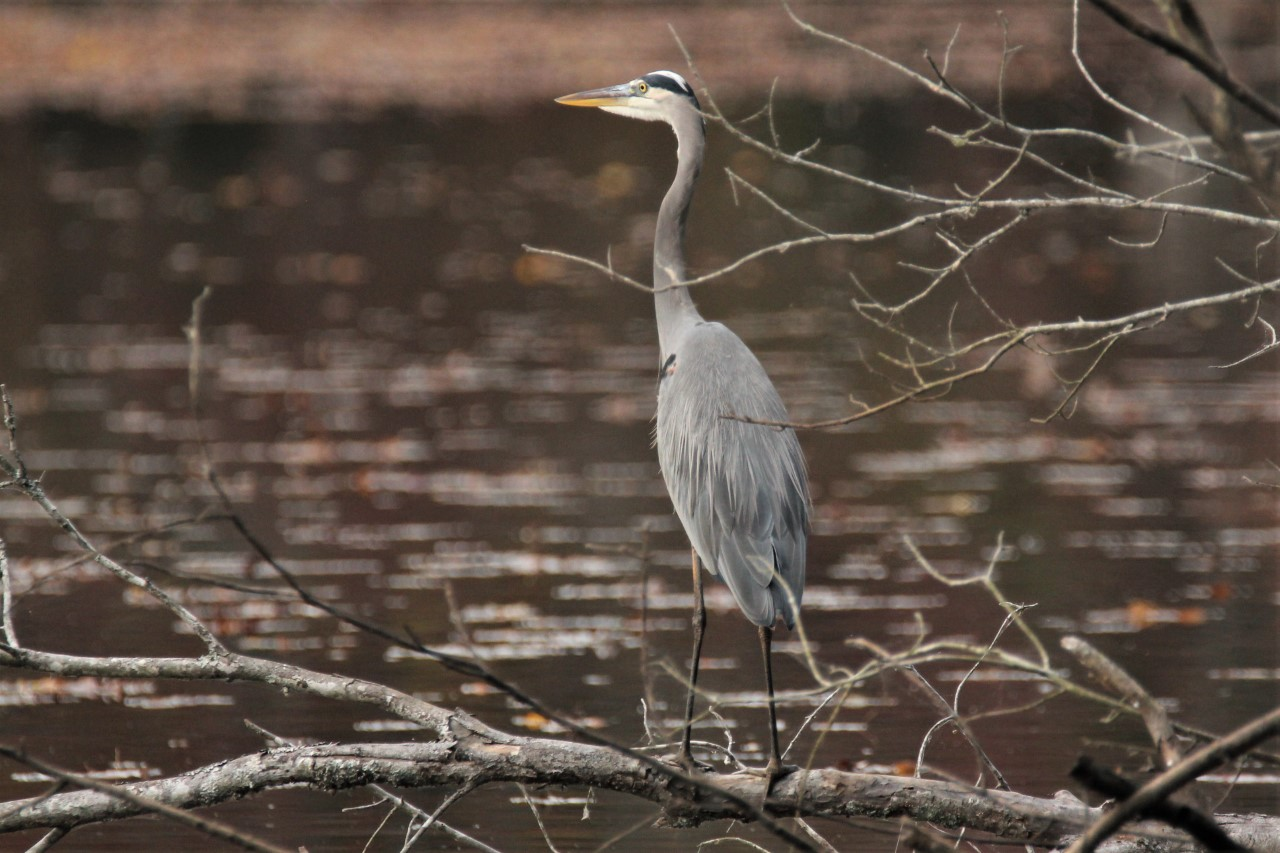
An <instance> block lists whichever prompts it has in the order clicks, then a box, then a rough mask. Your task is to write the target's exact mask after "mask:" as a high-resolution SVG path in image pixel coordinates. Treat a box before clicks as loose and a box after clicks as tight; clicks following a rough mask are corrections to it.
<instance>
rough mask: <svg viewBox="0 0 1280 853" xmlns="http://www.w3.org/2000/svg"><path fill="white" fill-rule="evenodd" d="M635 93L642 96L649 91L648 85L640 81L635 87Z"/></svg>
mask: <svg viewBox="0 0 1280 853" xmlns="http://www.w3.org/2000/svg"><path fill="white" fill-rule="evenodd" d="M636 91H637V92H639V93H640V94H642V95H643V94H644V93H645V92H647V91H649V84H648V83H646V82H644V81H643V80H641V81H640V84H639V85H638V86H636Z"/></svg>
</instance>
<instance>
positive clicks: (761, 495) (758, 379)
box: [657, 323, 809, 625]
mask: <svg viewBox="0 0 1280 853" xmlns="http://www.w3.org/2000/svg"><path fill="white" fill-rule="evenodd" d="M674 368H675V369H674V370H673V371H671V372H669V373H666V374H665V376H664V378H663V380H662V383H661V384H660V386H659V399H658V427H657V436H658V450H659V459H660V461H661V463H662V471H663V476H664V477H665V479H666V481H667V489H668V491H669V493H670V494H671V499H672V502H673V503H674V504H675V508H676V513H677V515H679V517H680V520H681V522H682V523H683V524H684V528H685V532H686V533H688V535H689V540H690V541H691V542H692V543H693V547H694V549H695V550H696V551H697V552H698V556H699V557H701V558H702V561H703V563H704V564H705V565H706V566H707V568H708V569H709V570H710V571H711V572H712V573H714V574H716V575H719V576H720V577H721V578H723V579H724V581H725V583H726V584H728V586H729V589H730V591H731V592H732V593H733V597H734V599H735V600H736V601H737V602H738V605H739V607H741V608H742V611H743V613H745V614H746V616H747V618H748V619H750V620H751V621H752V622H754V623H756V624H757V625H772V624H773V621H774V619H775V618H776V616H777V614H779V613H781V614H782V616H783V618H784V620H785V621H786V623H787V624H788V625H793V624H794V622H795V612H796V610H797V609H798V607H799V602H800V597H801V595H802V593H803V590H804V564H805V546H806V542H807V539H808V529H809V493H808V480H807V477H806V474H805V470H804V457H803V455H802V454H801V451H800V444H799V442H798V441H797V440H796V436H795V433H794V432H793V431H791V430H778V429H774V428H770V427H764V426H757V425H753V424H746V423H743V422H741V421H738V420H733V419H730V418H726V417H724V415H726V414H736V415H742V416H746V417H752V418H758V419H766V420H786V417H787V414H786V409H785V407H784V406H783V404H782V400H781V399H780V398H779V397H778V394H777V392H776V391H775V390H774V388H773V384H772V383H771V382H769V378H768V376H767V375H765V372H764V368H762V367H761V366H760V363H759V361H757V360H756V358H755V356H754V355H752V353H751V351H750V350H748V349H747V347H746V345H744V344H743V343H742V341H741V340H739V339H738V337H737V336H736V335H734V334H733V333H732V332H731V331H729V330H728V329H726V328H725V327H724V326H721V325H720V324H718V323H706V324H702V325H700V326H698V327H696V330H695V332H694V333H691V334H689V335H688V336H687V337H686V338H685V339H684V340H683V342H682V346H681V347H680V349H679V351H678V352H677V353H676V361H675V362H674ZM788 590H789V591H790V594H788Z"/></svg>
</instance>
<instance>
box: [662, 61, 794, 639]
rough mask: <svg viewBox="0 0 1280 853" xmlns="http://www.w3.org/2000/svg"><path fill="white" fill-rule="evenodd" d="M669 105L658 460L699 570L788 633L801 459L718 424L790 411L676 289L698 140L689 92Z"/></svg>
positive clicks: (784, 443) (781, 446)
mask: <svg viewBox="0 0 1280 853" xmlns="http://www.w3.org/2000/svg"><path fill="white" fill-rule="evenodd" d="M643 79H653V78H652V77H647V78H643ZM677 79H679V78H677ZM656 82H658V83H660V82H661V81H660V80H659V81H656ZM680 82H681V83H683V82H684V81H683V80H682V79H680ZM685 85H687V84H685ZM667 105H669V108H667V109H664V110H662V111H661V112H658V113H655V114H654V115H653V116H652V117H656V118H661V119H662V120H665V121H666V122H668V123H669V124H670V125H671V127H672V129H673V130H674V131H675V134H676V162H677V165H676V175H675V178H674V179H673V180H672V182H671V188H670V189H669V190H667V194H666V196H665V197H664V198H663V199H662V206H661V208H659V210H658V223H657V230H656V233H655V235H654V244H653V285H654V290H655V292H654V313H655V315H656V318H657V322H658V346H659V349H660V361H659V363H660V364H661V365H662V370H661V374H660V377H661V378H660V380H659V382H658V421H657V427H656V429H655V435H656V438H657V445H658V461H659V463H660V465H661V467H662V477H663V479H664V480H665V481H666V483H667V492H668V493H669V494H670V495H671V502H672V503H673V504H674V505H675V510H676V515H678V516H679V517H680V522H681V524H683V525H684V530H685V533H686V534H688V536H689V541H690V542H691V543H692V544H693V549H694V551H696V552H697V554H698V558H699V559H700V560H701V561H702V564H703V565H704V566H705V567H706V568H707V570H708V571H709V572H711V573H712V574H713V575H716V576H718V577H719V578H721V579H722V580H724V582H725V583H727V584H728V585H729V590H730V591H731V592H732V593H733V597H734V600H735V601H737V603H738V606H739V607H740V608H741V609H742V612H743V613H744V614H745V615H746V617H747V618H748V619H750V620H751V621H752V622H754V623H755V624H756V625H760V626H772V625H773V623H774V620H775V619H776V618H777V617H778V616H782V618H783V620H784V621H785V622H786V624H787V627H788V628H791V627H794V626H795V621H796V615H797V613H798V611H799V608H800V599H801V597H802V596H803V594H804V564H805V546H806V543H807V541H808V537H809V482H808V477H807V476H806V473H805V465H804V456H803V454H802V453H801V451H800V442H799V441H797V440H796V435H795V432H794V431H792V430H790V429H778V428H775V427H769V426H761V425H759V424H749V423H744V422H743V421H740V420H735V419H733V418H731V417H726V416H728V415H737V416H739V417H746V418H754V419H756V420H767V421H775V422H777V421H786V420H787V410H786V407H785V406H783V404H782V399H781V398H780V397H779V396H778V392H777V391H776V390H775V389H774V387H773V383H772V382H770V381H769V376H768V374H766V373H765V370H764V368H763V367H762V366H761V365H760V362H759V360H758V359H757V358H756V357H755V355H754V354H753V353H752V352H751V350H750V349H748V348H747V345H746V344H744V343H743V342H742V339H741V338H739V337H738V336H737V335H736V334H734V333H733V332H732V331H731V330H730V329H728V328H727V327H726V326H723V325H721V324H720V323H709V322H707V321H706V320H704V319H703V318H702V315H700V314H699V313H698V309H697V308H696V307H695V306H694V304H693V298H692V297H691V296H690V295H689V288H687V287H684V286H682V285H683V282H684V281H685V280H686V275H685V261H684V226H685V219H686V217H687V215H688V212H689V203H690V201H692V198H693V187H694V184H695V183H696V182H697V179H698V172H699V170H700V168H701V166H702V156H703V149H704V148H705V143H706V131H705V129H704V127H703V122H702V116H701V114H700V113H699V112H698V107H697V100H696V99H694V98H693V93H692V90H689V91H688V92H687V97H677V98H669V99H666V100H665V101H664V102H663V106H664V107H665V106H667ZM638 117H643V118H649V117H651V116H646V115H640V116H638Z"/></svg>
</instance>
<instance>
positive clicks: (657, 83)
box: [640, 74, 694, 98]
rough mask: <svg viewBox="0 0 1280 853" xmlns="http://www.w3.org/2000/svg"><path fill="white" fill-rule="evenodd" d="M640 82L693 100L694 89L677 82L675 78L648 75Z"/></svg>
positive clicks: (663, 75) (662, 75)
mask: <svg viewBox="0 0 1280 853" xmlns="http://www.w3.org/2000/svg"><path fill="white" fill-rule="evenodd" d="M640 80H641V81H642V82H644V83H647V84H649V86H651V87H652V88H655V89H665V90H666V91H668V92H674V93H675V94H677V95H684V96H686V97H689V98H693V97H694V94H693V89H692V88H691V87H690V86H689V84H688V83H683V84H682V83H681V82H677V81H676V80H675V79H674V78H671V77H668V76H667V75H666V74H646V75H645V76H643V77H641V78H640Z"/></svg>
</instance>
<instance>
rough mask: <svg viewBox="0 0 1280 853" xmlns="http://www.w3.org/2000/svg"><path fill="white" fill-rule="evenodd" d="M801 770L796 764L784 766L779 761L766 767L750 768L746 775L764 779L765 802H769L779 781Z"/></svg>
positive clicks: (771, 762)
mask: <svg viewBox="0 0 1280 853" xmlns="http://www.w3.org/2000/svg"><path fill="white" fill-rule="evenodd" d="M799 769H800V768H799V767H797V766H796V765H794V764H782V763H780V762H777V761H770V762H769V763H768V764H766V765H765V766H764V767H758V768H757V767H748V768H747V769H746V771H745V772H746V773H749V774H751V775H752V776H760V777H763V778H764V780H765V781H764V800H763V801H764V802H768V800H769V794H770V792H771V791H773V786H774V783H776V782H777V781H778V780H779V779H782V778H785V777H787V776H790V775H791V774H792V773H795V772H796V771H797V770H799Z"/></svg>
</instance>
